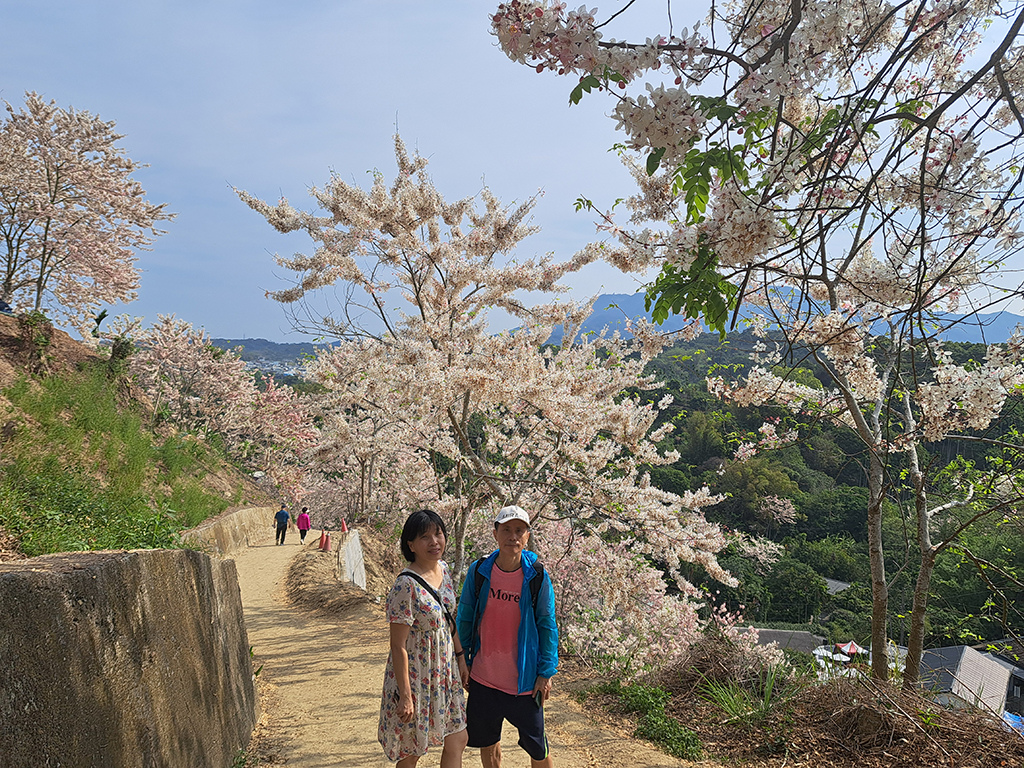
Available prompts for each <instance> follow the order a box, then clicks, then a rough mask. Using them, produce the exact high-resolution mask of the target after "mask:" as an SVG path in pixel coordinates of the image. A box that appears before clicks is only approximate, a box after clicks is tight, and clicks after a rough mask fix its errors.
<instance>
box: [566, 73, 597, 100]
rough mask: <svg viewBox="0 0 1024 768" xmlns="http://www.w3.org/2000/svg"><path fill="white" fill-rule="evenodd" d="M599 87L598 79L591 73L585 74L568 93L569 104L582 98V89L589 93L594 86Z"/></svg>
mask: <svg viewBox="0 0 1024 768" xmlns="http://www.w3.org/2000/svg"><path fill="white" fill-rule="evenodd" d="M600 87H601V81H600V80H598V79H597V78H596V77H594V76H593V75H587V76H586V77H584V78H583V79H582V80H580V82H579V85H577V86H576V87H575V88H573V89H572V92H571V93H570V94H569V103H570V104H579V103H580V99H582V98H583V93H584V91H586V92H587V93H590V92H591V91H592V90H593V89H594V88H600Z"/></svg>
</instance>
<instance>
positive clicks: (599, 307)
mask: <svg viewBox="0 0 1024 768" xmlns="http://www.w3.org/2000/svg"><path fill="white" fill-rule="evenodd" d="M742 314H743V313H741V316H742ZM650 316H651V315H650V313H649V312H647V311H646V310H645V309H644V294H643V293H634V294H628V293H605V294H601V295H600V296H598V297H597V301H595V302H594V311H593V312H592V313H591V315H590V317H588V318H587V320H586V321H585V322H584V323H583V327H582V329H581V330H582V332H583V333H588V332H596V333H600V331H601V330H602V329H604V328H605V327H607V328H608V329H609V331H612V332H614V331H620V332H621V333H622V334H623V336H625V337H626V338H628V337H629V332H628V331H626V322H625V321H626V318H627V317H629V318H639V317H647V318H648V319H650ZM939 320H940V321H941V322H942V323H944V324H946V325H947V326H948V328H947V330H946V331H945V332H944V333H943V334H942V336H943V338H944V339H946V341H966V342H971V343H987V344H992V343H995V342H1001V341H1006V340H1007V339H1008V338H1010V336H1011V335H1012V334H1013V331H1014V329H1015V328H1016V327H1017V326H1018V325H1024V317H1022V316H1020V315H1015V314H1012V313H1010V312H995V313H991V314H982V315H978V316H977V317H973V318H970V319H965V316H963V315H955V314H945V315H940V316H939ZM685 324H686V323H685V321H684V320H683V318H681V317H678V316H674V315H673V316H672V317H669V318H668V320H666V321H665V323H664V325H661V326H659V327H660V329H661V330H662V331H663V332H665V333H671V332H672V331H678V330H679V329H681V328H682V327H683V326H684V325H685ZM561 340H562V327H561V326H557V327H556V328H555V331H554V333H552V334H551V338H550V339H549V340H548V341H549V343H551V344H557V343H559V342H560V341H561Z"/></svg>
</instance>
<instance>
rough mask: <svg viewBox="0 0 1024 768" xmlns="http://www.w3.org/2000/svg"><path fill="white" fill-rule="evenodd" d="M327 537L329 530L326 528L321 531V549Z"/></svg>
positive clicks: (318, 545) (319, 545)
mask: <svg viewBox="0 0 1024 768" xmlns="http://www.w3.org/2000/svg"><path fill="white" fill-rule="evenodd" d="M326 537H327V531H326V530H323V531H320V543H319V544H317V547H319V548H320V549H323V548H324V539H325V538H326Z"/></svg>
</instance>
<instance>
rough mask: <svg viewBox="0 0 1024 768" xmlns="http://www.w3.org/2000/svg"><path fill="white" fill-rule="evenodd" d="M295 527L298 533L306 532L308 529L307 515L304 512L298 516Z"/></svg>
mask: <svg viewBox="0 0 1024 768" xmlns="http://www.w3.org/2000/svg"><path fill="white" fill-rule="evenodd" d="M295 525H296V526H297V527H298V529H299V530H300V531H308V530H309V529H310V527H311V526H310V524H309V515H307V514H306V513H305V512H303V513H302V514H300V515H299V519H298V520H296V521H295Z"/></svg>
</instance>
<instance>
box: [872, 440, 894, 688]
mask: <svg viewBox="0 0 1024 768" xmlns="http://www.w3.org/2000/svg"><path fill="white" fill-rule="evenodd" d="M884 482H885V468H884V467H883V466H882V461H881V459H880V458H879V456H878V455H877V454H876V453H874V452H872V453H871V463H870V466H869V468H868V557H869V560H870V562H871V674H872V676H873V677H874V678H875V679H876V680H888V679H889V647H888V641H889V636H888V633H887V632H886V625H887V623H888V617H889V586H888V583H887V581H886V578H885V557H884V556H883V551H882V501H883V500H884V499H885V488H884Z"/></svg>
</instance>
